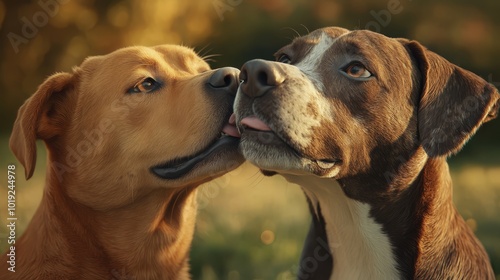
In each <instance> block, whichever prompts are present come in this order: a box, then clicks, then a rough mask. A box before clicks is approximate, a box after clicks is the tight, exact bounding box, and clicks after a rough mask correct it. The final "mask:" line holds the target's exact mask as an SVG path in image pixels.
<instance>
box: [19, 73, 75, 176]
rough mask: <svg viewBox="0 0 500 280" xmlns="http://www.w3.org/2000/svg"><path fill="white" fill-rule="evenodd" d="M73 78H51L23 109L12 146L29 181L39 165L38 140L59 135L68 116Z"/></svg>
mask: <svg viewBox="0 0 500 280" xmlns="http://www.w3.org/2000/svg"><path fill="white" fill-rule="evenodd" d="M73 78H74V77H73V75H72V74H68V73H58V74H54V75H53V76H51V77H49V78H48V79H47V80H45V82H43V84H41V85H40V86H39V87H38V90H37V91H36V92H35V94H33V95H32V96H31V97H30V98H29V99H28V100H26V102H25V103H24V104H23V105H22V106H21V108H19V111H18V113H17V118H16V121H15V122H14V127H13V129H12V134H11V135H10V142H9V146H10V149H11V150H12V152H13V153H14V155H15V156H16V158H17V159H18V160H19V161H20V162H21V164H22V165H23V166H24V170H25V175H26V179H29V178H30V177H31V176H32V175H33V171H34V170H35V163H36V140H37V139H43V140H48V139H50V138H52V137H54V136H56V135H58V134H59V133H60V132H61V131H62V129H63V126H62V123H63V122H65V121H66V120H67V117H68V116H65V115H67V114H65V113H63V111H67V110H61V107H64V106H65V104H64V103H65V100H66V96H67V93H68V92H69V91H71V88H72V87H73Z"/></svg>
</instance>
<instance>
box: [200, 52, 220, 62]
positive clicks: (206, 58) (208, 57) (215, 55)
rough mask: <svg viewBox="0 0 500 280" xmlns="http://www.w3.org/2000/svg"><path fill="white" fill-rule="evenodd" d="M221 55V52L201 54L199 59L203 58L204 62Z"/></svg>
mask: <svg viewBox="0 0 500 280" xmlns="http://www.w3.org/2000/svg"><path fill="white" fill-rule="evenodd" d="M220 56H222V55H221V54H209V55H205V56H202V57H201V59H203V60H205V61H206V62H214V61H216V60H215V59H212V58H213V57H220Z"/></svg>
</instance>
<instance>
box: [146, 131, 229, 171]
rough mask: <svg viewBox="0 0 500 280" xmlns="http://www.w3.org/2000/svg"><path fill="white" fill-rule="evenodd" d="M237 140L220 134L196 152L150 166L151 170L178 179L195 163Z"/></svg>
mask: <svg viewBox="0 0 500 280" xmlns="http://www.w3.org/2000/svg"><path fill="white" fill-rule="evenodd" d="M238 142H239V138H237V137H232V136H229V135H221V136H220V137H219V138H217V139H215V141H214V142H213V143H212V144H211V145H209V146H208V147H207V148H205V149H204V150H202V151H201V152H199V153H198V154H196V155H193V156H189V157H185V158H181V159H175V160H173V161H170V162H167V163H164V164H160V165H157V166H154V167H152V168H151V171H152V172H153V173H154V174H155V175H157V176H158V177H160V178H163V179H170V180H172V179H178V178H180V177H182V176H183V175H185V174H186V173H188V172H189V171H191V170H192V169H193V168H194V167H195V166H196V164H198V163H199V162H201V161H202V160H203V159H205V158H206V157H208V156H209V155H211V154H213V153H214V152H216V151H219V150H221V149H223V148H225V147H227V146H228V145H234V146H235V147H236V146H237V144H238Z"/></svg>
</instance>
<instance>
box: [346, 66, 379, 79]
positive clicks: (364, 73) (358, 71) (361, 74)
mask: <svg viewBox="0 0 500 280" xmlns="http://www.w3.org/2000/svg"><path fill="white" fill-rule="evenodd" d="M343 71H344V72H345V73H346V74H347V75H349V76H351V77H353V78H369V77H371V76H372V73H370V71H368V70H366V68H365V66H364V65H363V64H361V63H360V62H354V63H351V64H349V65H347V67H345V68H344V69H343Z"/></svg>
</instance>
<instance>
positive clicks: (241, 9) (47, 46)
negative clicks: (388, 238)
mask: <svg viewBox="0 0 500 280" xmlns="http://www.w3.org/2000/svg"><path fill="white" fill-rule="evenodd" d="M44 3H45V4H44ZM499 13H500V1H498V0H477V1H466V0H454V1H451V0H450V1H431V0H418V1H417V0H415V1H411V0H377V1H370V3H369V4H368V3H366V1H362V0H349V1H346V0H337V1H326V0H313V1H309V0H292V1H284V0H206V1H205V0H203V1H195V0H147V1H145V0H142V1H141V0H129V1H97V0H86V1H83V0H60V1H58V2H57V1H56V0H41V1H0V28H1V29H0V38H2V39H1V41H0V57H1V62H0V65H1V68H0V73H1V83H0V97H1V102H0V120H1V124H2V126H1V128H0V153H1V159H0V170H4V171H5V170H7V169H6V168H7V164H9V163H16V161H15V159H14V158H13V156H12V154H11V153H10V151H9V150H8V147H7V141H8V137H9V134H10V131H11V128H12V123H13V121H14V118H15V115H16V111H17V109H18V108H19V106H20V105H21V104H22V102H23V101H24V100H25V99H26V98H28V97H29V96H30V95H31V94H32V93H33V92H34V91H35V90H36V88H37V86H38V85H39V84H40V83H41V82H42V81H43V80H44V79H45V78H46V77H47V76H48V75H50V74H52V73H54V72H56V71H70V70H71V68H72V67H73V66H74V65H78V64H80V63H81V62H82V60H83V59H84V58H85V57H87V56H90V55H99V54H106V53H109V52H111V51H113V50H115V49H117V48H120V47H124V46H129V45H156V44H164V43H172V44H183V45H187V46H191V47H193V48H195V50H197V51H199V52H201V53H202V54H217V55H219V56H216V57H215V59H216V61H213V62H212V66H213V67H220V66H227V65H229V66H234V67H238V68H239V67H240V66H241V65H242V64H243V63H244V62H245V61H247V60H249V59H252V58H265V59H272V54H273V53H274V51H276V50H277V49H279V48H280V47H281V46H283V45H284V44H286V43H288V42H290V41H291V39H293V38H294V37H296V36H298V35H304V34H307V32H308V30H313V29H316V28H318V27H322V26H329V25H337V26H342V27H345V28H349V29H371V30H373V31H379V32H381V33H383V34H386V35H388V36H391V37H406V38H411V39H415V40H417V41H420V42H421V43H422V44H424V45H426V46H427V47H428V48H430V49H431V50H433V51H435V52H437V53H439V54H441V55H442V56H444V57H445V58H447V59H448V60H450V61H452V62H453V63H455V64H458V65H460V66H462V67H464V68H466V69H469V70H471V71H473V72H475V73H477V74H478V75H480V76H481V77H483V78H484V79H486V80H488V81H490V82H491V83H493V84H495V85H496V86H497V87H500V67H499V66H500V63H499V62H500V53H499V50H500V16H499ZM499 131H500V120H496V121H493V122H491V123H488V124H486V125H485V126H484V127H483V128H482V129H480V131H479V133H478V134H477V135H476V136H475V137H474V138H473V139H472V140H471V141H470V143H469V144H468V145H467V146H466V148H465V149H464V150H463V151H462V152H460V154H459V155H458V156H455V157H452V158H451V159H450V160H449V161H450V164H451V167H452V175H453V180H454V191H455V192H454V200H455V202H456V205H457V207H458V208H459V210H460V212H461V213H462V215H463V216H464V218H465V219H466V221H467V223H468V224H469V226H471V228H472V229H473V230H474V231H475V232H476V234H477V235H478V237H479V238H480V239H481V241H482V242H483V244H484V245H485V247H486V249H487V251H488V253H489V255H490V257H491V260H492V263H493V266H494V269H495V272H496V274H497V279H500V217H499V210H500V146H499V143H500V132H499ZM39 151H40V153H39V157H38V158H39V160H38V163H37V170H36V173H35V176H34V177H33V179H31V180H30V181H28V182H25V181H23V180H22V178H20V177H18V179H17V180H18V181H17V214H18V219H19V220H18V223H19V226H18V232H17V234H18V236H20V235H21V233H22V231H23V230H24V228H25V226H26V225H27V223H28V222H29V220H30V218H31V216H32V214H33V213H34V211H35V209H36V207H37V206H38V203H39V201H40V198H41V194H42V188H43V182H44V172H45V170H44V169H45V151H44V150H43V146H42V145H39ZM18 168H21V166H20V165H19V164H18ZM5 172H6V171H5ZM5 178H6V177H5ZM2 180H3V181H2ZM2 180H0V193H1V194H2V196H1V197H0V199H1V201H0V209H1V210H2V211H1V212H0V214H1V215H0V219H1V221H6V219H5V218H6V204H7V203H6V199H5V197H6V196H5V194H6V192H7V187H6V179H2ZM199 201H200V211H199V217H198V224H197V231H196V236H195V239H194V244H193V248H192V251H191V264H192V274H193V277H194V279H204V280H209V279H210V280H211V279H231V280H237V279H293V278H294V276H295V275H296V270H297V265H296V264H297V260H298V258H299V254H300V251H301V246H302V241H303V238H304V236H305V234H306V230H307V228H308V225H309V213H308V210H307V207H306V203H305V199H304V197H303V195H302V193H301V191H300V189H299V188H298V187H297V186H295V185H292V184H289V183H286V182H285V181H284V180H283V179H282V178H280V177H276V176H275V177H272V178H265V177H263V176H262V175H261V174H260V173H259V172H258V170H257V169H255V168H253V167H251V166H250V165H248V164H247V165H244V166H243V167H242V168H239V169H237V170H236V171H235V172H233V173H230V174H228V175H226V176H224V177H223V178H221V179H218V180H216V181H213V182H211V183H209V184H207V185H205V186H203V187H202V188H201V189H200V192H199ZM0 235H1V236H0V237H1V241H2V243H1V247H0V249H2V251H3V250H4V249H5V248H6V238H5V237H6V228H5V227H0Z"/></svg>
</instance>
